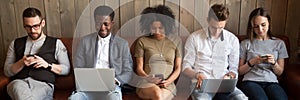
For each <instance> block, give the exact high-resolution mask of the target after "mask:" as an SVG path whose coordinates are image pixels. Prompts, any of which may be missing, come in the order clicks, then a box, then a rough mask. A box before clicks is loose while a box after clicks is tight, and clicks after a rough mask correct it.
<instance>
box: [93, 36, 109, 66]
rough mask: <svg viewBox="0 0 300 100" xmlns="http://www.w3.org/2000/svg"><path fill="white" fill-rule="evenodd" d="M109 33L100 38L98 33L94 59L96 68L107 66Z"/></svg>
mask: <svg viewBox="0 0 300 100" xmlns="http://www.w3.org/2000/svg"><path fill="white" fill-rule="evenodd" d="M110 37H111V33H110V34H109V35H108V36H107V37H105V38H102V37H100V36H99V35H98V41H97V42H98V49H97V50H98V52H97V60H96V68H109V57H108V56H109V40H110Z"/></svg>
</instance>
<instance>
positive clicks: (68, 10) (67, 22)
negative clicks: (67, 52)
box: [59, 0, 76, 37]
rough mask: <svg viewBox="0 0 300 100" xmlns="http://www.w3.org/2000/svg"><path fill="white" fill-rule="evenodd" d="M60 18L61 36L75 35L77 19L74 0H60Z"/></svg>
mask: <svg viewBox="0 0 300 100" xmlns="http://www.w3.org/2000/svg"><path fill="white" fill-rule="evenodd" d="M59 3H60V7H59V8H60V13H61V16H60V19H61V36H62V37H73V34H74V30H75V26H76V21H75V9H74V8H75V7H74V0H59Z"/></svg>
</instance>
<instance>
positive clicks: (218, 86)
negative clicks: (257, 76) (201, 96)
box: [200, 79, 238, 93]
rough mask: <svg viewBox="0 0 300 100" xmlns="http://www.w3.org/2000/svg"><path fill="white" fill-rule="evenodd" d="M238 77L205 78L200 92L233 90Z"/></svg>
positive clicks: (226, 91)
mask: <svg viewBox="0 0 300 100" xmlns="http://www.w3.org/2000/svg"><path fill="white" fill-rule="evenodd" d="M237 81H238V80H237V79H204V80H203V81H202V84H201V87H200V92H204V93H229V92H233V91H234V89H235V87H236V83H237Z"/></svg>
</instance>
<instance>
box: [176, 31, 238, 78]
mask: <svg viewBox="0 0 300 100" xmlns="http://www.w3.org/2000/svg"><path fill="white" fill-rule="evenodd" d="M207 29H208V28H207ZM184 51H185V56H184V59H183V66H182V67H183V70H185V68H191V69H193V70H194V71H195V72H202V73H204V74H205V76H206V77H207V78H209V79H220V78H223V76H224V75H225V74H226V73H228V72H229V71H231V72H233V73H235V74H236V75H238V73H237V70H238V63H239V41H238V38H237V37H236V36H235V35H234V34H232V33H231V32H229V31H227V30H225V29H223V30H222V33H221V36H220V37H219V39H216V40H212V39H211V37H210V35H209V33H208V30H198V31H196V32H194V33H192V34H191V35H190V36H189V37H188V39H187V41H186V44H185V48H184Z"/></svg>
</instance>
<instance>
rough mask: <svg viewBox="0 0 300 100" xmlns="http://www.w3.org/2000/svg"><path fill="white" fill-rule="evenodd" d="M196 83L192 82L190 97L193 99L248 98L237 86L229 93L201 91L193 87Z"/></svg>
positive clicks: (236, 99)
mask: <svg viewBox="0 0 300 100" xmlns="http://www.w3.org/2000/svg"><path fill="white" fill-rule="evenodd" d="M195 86H196V83H192V85H191V86H190V88H192V90H193V91H192V95H191V97H192V99H193V100H248V98H247V96H246V95H245V94H244V93H243V92H242V91H241V90H240V89H238V88H237V87H235V89H234V91H233V92H230V93H203V92H200V89H196V88H195Z"/></svg>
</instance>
